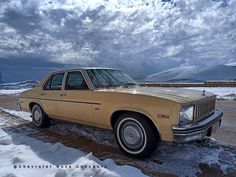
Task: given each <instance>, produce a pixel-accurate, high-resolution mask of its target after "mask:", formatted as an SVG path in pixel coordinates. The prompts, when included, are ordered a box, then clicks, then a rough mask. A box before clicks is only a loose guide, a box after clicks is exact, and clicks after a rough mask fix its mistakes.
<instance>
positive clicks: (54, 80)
mask: <svg viewBox="0 0 236 177" xmlns="http://www.w3.org/2000/svg"><path fill="white" fill-rule="evenodd" d="M63 77H64V73H60V74H55V75H53V76H51V77H50V79H49V80H48V81H47V82H46V84H45V85H44V90H61V87H62V82H63Z"/></svg>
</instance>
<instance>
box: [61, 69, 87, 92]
mask: <svg viewBox="0 0 236 177" xmlns="http://www.w3.org/2000/svg"><path fill="white" fill-rule="evenodd" d="M65 90H88V86H87V84H86V82H85V80H84V77H83V75H82V74H81V72H79V71H76V72H69V73H68V75H67V79H66V86H65Z"/></svg>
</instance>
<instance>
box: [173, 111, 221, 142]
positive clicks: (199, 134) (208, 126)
mask: <svg viewBox="0 0 236 177" xmlns="http://www.w3.org/2000/svg"><path fill="white" fill-rule="evenodd" d="M222 116H223V112H222V111H220V110H219V109H216V110H215V111H214V112H213V113H212V114H211V115H210V116H209V117H207V118H205V119H203V120H200V121H198V122H195V123H192V124H188V125H181V126H172V131H173V136H174V141H177V142H188V141H194V140H199V139H202V138H203V137H205V136H211V133H212V132H213V131H215V130H216V129H217V128H218V127H220V125H221V118H222Z"/></svg>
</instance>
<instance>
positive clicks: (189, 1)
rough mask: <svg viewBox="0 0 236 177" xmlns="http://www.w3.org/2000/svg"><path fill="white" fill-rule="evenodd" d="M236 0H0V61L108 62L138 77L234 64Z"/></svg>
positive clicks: (40, 63) (51, 64) (20, 63)
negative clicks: (174, 70)
mask: <svg viewBox="0 0 236 177" xmlns="http://www.w3.org/2000/svg"><path fill="white" fill-rule="evenodd" d="M235 9H236V0H207V1H206V0H165V1H164V0H162V1H161V0H129V1H128V0H40V1H39V0H1V1H0V67H2V70H3V69H5V70H10V69H11V67H14V68H16V67H21V68H22V67H38V66H39V67H41V68H43V67H64V66H65V67H68V66H70V67H71V66H80V65H85V66H109V67H117V68H120V69H123V70H124V71H126V72H128V73H130V74H131V75H134V76H137V77H141V76H144V75H149V74H153V73H156V72H159V71H162V70H165V69H169V68H172V67H175V66H179V65H181V66H185V65H190V66H191V65H200V66H204V67H207V66H212V65H217V64H226V63H233V62H236V11H235Z"/></svg>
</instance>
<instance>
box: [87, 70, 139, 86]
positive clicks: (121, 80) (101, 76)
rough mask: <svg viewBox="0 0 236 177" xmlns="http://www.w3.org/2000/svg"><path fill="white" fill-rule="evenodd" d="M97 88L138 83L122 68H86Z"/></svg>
mask: <svg viewBox="0 0 236 177" xmlns="http://www.w3.org/2000/svg"><path fill="white" fill-rule="evenodd" d="M86 71H87V73H88V75H89V78H90V80H91V81H92V84H93V85H94V87H95V88H108V87H120V86H123V87H128V86H129V85H137V83H136V82H135V81H134V80H133V79H132V78H130V77H129V76H128V75H126V74H125V73H123V72H122V71H120V70H114V69H87V70H86Z"/></svg>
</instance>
